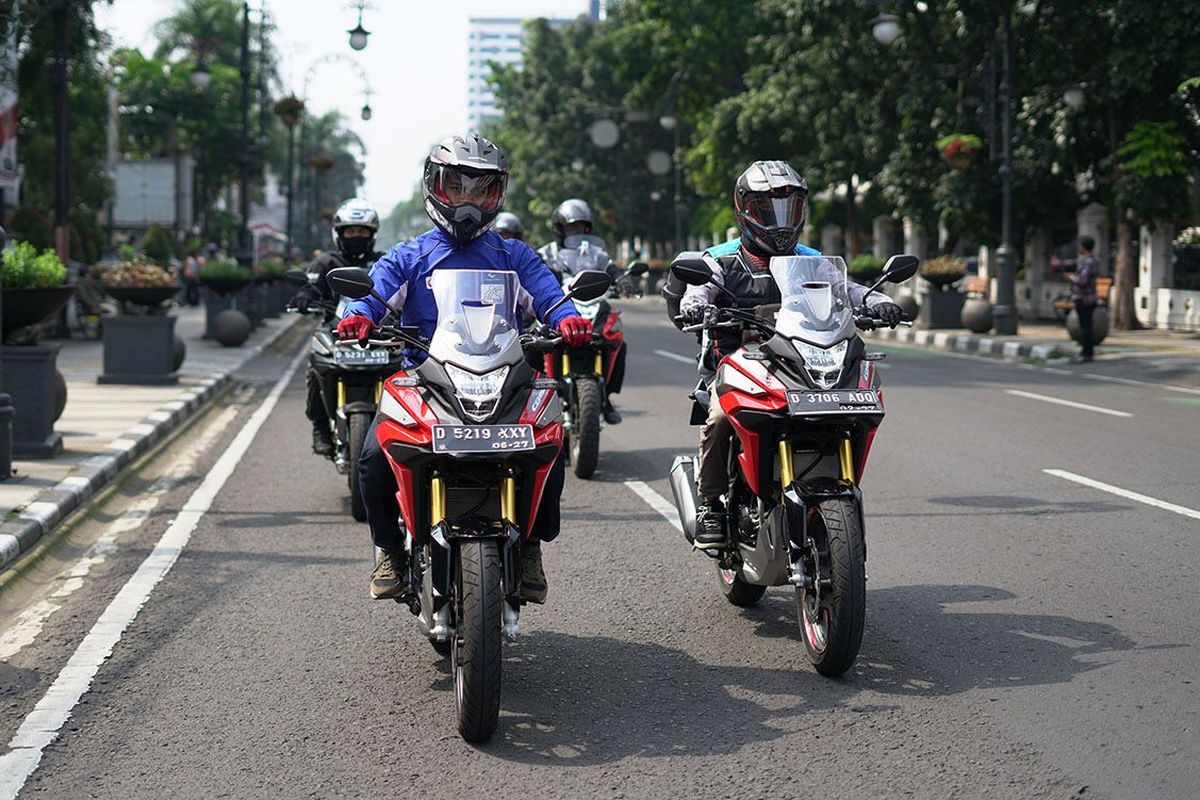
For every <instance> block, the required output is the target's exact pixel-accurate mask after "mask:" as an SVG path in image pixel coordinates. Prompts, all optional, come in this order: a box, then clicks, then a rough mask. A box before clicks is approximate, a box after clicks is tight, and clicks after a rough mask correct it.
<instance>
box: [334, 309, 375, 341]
mask: <svg viewBox="0 0 1200 800" xmlns="http://www.w3.org/2000/svg"><path fill="white" fill-rule="evenodd" d="M373 330H375V323H374V322H371V318H370V317H368V316H365V315H363V314H351V315H350V316H348V317H346V318H345V319H344V320H342V321H341V322H339V323H338V326H337V334H338V338H339V339H358V340H359V341H360V342H365V341H366V340H367V339H369V338H371V331H373Z"/></svg>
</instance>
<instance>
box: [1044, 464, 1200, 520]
mask: <svg viewBox="0 0 1200 800" xmlns="http://www.w3.org/2000/svg"><path fill="white" fill-rule="evenodd" d="M1042 472H1044V473H1046V474H1047V475H1053V476H1054V477H1056V478H1062V479H1063V480H1067V481H1074V482H1075V483H1078V484H1082V485H1083V486H1090V487H1091V488H1093V489H1099V490H1100V491H1102V492H1108V493H1109V494H1115V495H1116V496H1117V497H1124V498H1125V499H1126V500H1135V501H1137V502H1139V503H1145V504H1146V505H1148V506H1154V507H1155V508H1161V509H1163V510H1164V511H1170V512H1172V513H1173V514H1179V515H1181V516H1184V517H1191V518H1192V519H1200V511H1197V510H1196V509H1194V508H1188V507H1187V506H1178V505H1175V504H1174V503H1168V502H1167V501H1165V500H1159V499H1157V498H1154V497H1149V496H1147V495H1144V494H1138V493H1137V492H1131V491H1129V490H1128V489H1122V488H1121V487H1119V486H1113V485H1111V484H1108V483H1101V482H1100V481H1096V480H1092V479H1091V478H1085V477H1084V476H1082V475H1076V474H1075V473H1074V472H1067V471H1066V470H1065V469H1044V470H1042Z"/></svg>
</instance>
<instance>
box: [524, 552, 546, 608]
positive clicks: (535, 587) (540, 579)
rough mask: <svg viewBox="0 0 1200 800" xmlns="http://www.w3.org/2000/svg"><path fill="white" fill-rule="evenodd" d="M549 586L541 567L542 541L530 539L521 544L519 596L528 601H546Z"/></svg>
mask: <svg viewBox="0 0 1200 800" xmlns="http://www.w3.org/2000/svg"><path fill="white" fill-rule="evenodd" d="M549 591H550V587H549V586H548V585H547V584H546V571H545V570H544V569H542V543H541V542H539V541H538V540H537V539H530V540H528V541H527V542H525V543H524V544H522V545H521V598H522V599H523V600H527V601H528V602H530V603H539V604H540V603H544V602H546V595H547V594H549Z"/></svg>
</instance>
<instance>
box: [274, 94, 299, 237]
mask: <svg viewBox="0 0 1200 800" xmlns="http://www.w3.org/2000/svg"><path fill="white" fill-rule="evenodd" d="M275 115H276V116H277V117H279V121H280V122H282V123H283V124H284V127H286V128H287V129H288V150H287V177H286V180H287V222H286V223H285V225H284V231H285V233H286V234H287V250H286V252H287V254H288V256H289V257H290V256H291V254H292V207H293V194H294V191H295V186H296V178H295V166H294V165H295V160H296V126H297V125H299V124H300V118H301V117H302V116H304V101H303V100H301V99H300V98H298V97H295V96H293V95H288V96H287V97H283V98H280V99H279V100H278V101H276V103H275Z"/></svg>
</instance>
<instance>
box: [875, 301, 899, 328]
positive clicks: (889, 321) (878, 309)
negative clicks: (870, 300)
mask: <svg viewBox="0 0 1200 800" xmlns="http://www.w3.org/2000/svg"><path fill="white" fill-rule="evenodd" d="M871 310H872V311H873V312H875V316H877V317H879V321H880V322H882V323H883V324H885V325H887V326H888V327H889V328H894V327H896V326H897V325H899V324H900V323H901V322H902V321H903V320H904V309H903V308H901V307H900V306H898V305H896V304H895V303H881V304H880V305H877V306H875V307H874V308H872V309H871Z"/></svg>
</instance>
